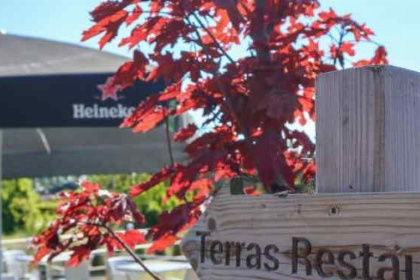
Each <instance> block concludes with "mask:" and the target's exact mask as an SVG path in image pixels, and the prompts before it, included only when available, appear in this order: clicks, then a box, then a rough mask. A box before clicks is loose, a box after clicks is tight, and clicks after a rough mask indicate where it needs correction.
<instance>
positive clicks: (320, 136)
mask: <svg viewBox="0 0 420 280" xmlns="http://www.w3.org/2000/svg"><path fill="white" fill-rule="evenodd" d="M417 99H419V100H417ZM418 107H420V73H415V72H412V71H408V70H404V69H400V68H396V67H391V66H373V67H364V68H358V69H349V70H344V71H339V72H333V73H328V74H325V75H322V76H320V77H319V78H318V80H317V165H318V173H317V188H318V191H317V193H316V194H313V195H309V194H299V195H289V196H287V197H276V196H273V195H261V196H259V197H247V196H244V197H238V196H234V195H230V194H229V193H228V189H227V188H225V189H224V190H223V191H222V192H221V194H219V195H218V196H217V197H216V198H215V200H214V201H213V203H212V204H211V205H210V207H209V208H208V210H207V211H206V213H205V215H204V216H203V217H202V219H201V220H200V222H199V224H198V225H197V226H196V227H194V228H193V229H192V230H191V231H190V233H189V234H188V236H187V237H186V238H185V239H184V240H183V242H182V249H183V252H184V253H185V254H186V256H187V257H188V259H189V260H190V262H191V264H192V265H193V267H194V268H195V270H196V271H197V274H198V276H199V277H200V279H202V280H228V279H229V280H232V279H238V280H239V279H241V280H242V279H267V280H268V279H272V280H278V279H282V280H289V279H290V280H291V279H306V280H316V279H326V278H329V279H333V280H338V279H341V280H349V279H362V280H376V279H380V280H390V279H394V280H417V279H420V249H419V248H420V192H418V193H416V192H414V191H420V182H419V180H418V179H420V149H419V148H417V147H416V144H417V143H420V115H419V114H417V112H416V109H417V108H418Z"/></svg>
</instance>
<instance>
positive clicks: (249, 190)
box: [244, 186, 261, 196]
mask: <svg viewBox="0 0 420 280" xmlns="http://www.w3.org/2000/svg"><path fill="white" fill-rule="evenodd" d="M244 193H245V194H246V195H249V196H258V195H260V194H261V192H260V191H259V190H257V189H256V188H255V187H253V186H247V187H245V188H244Z"/></svg>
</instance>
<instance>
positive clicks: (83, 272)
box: [64, 261, 90, 280]
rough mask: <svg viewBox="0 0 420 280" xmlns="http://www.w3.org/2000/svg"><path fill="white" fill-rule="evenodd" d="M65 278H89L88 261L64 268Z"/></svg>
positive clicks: (80, 279)
mask: <svg viewBox="0 0 420 280" xmlns="http://www.w3.org/2000/svg"><path fill="white" fill-rule="evenodd" d="M64 275H65V277H66V280H89V278H90V273H89V263H88V262H87V261H83V262H81V263H80V264H79V265H78V266H70V267H65V268H64Z"/></svg>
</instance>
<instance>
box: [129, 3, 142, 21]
mask: <svg viewBox="0 0 420 280" xmlns="http://www.w3.org/2000/svg"><path fill="white" fill-rule="evenodd" d="M141 14H142V10H141V8H140V6H139V5H136V7H135V8H134V10H133V11H132V12H131V14H130V15H129V16H127V18H126V19H125V23H126V24H127V25H130V24H132V23H133V22H134V21H136V20H137V19H138V18H139V17H140V15H141Z"/></svg>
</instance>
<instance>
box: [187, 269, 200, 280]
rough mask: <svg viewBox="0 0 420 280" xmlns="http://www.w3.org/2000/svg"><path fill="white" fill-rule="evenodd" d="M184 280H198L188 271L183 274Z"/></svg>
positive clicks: (192, 272)
mask: <svg viewBox="0 0 420 280" xmlns="http://www.w3.org/2000/svg"><path fill="white" fill-rule="evenodd" d="M184 280H198V276H197V274H196V273H195V271H194V270H192V269H188V270H187V271H186V272H185V276H184Z"/></svg>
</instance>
